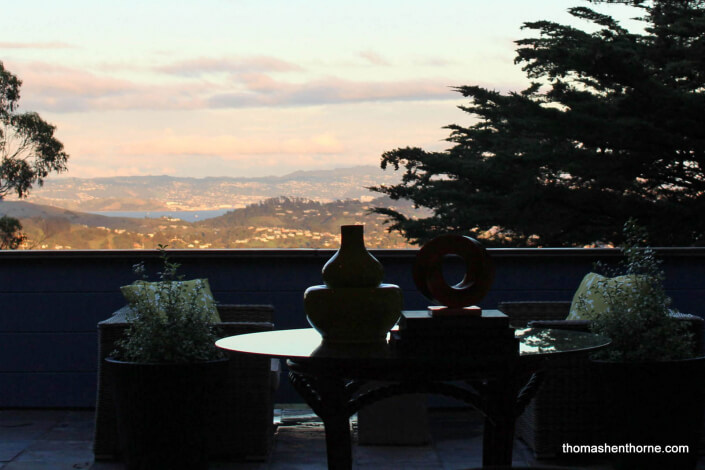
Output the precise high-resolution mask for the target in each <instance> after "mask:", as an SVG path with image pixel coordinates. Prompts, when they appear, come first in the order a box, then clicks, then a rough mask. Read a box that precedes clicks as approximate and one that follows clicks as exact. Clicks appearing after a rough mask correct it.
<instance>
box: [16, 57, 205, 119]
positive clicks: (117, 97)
mask: <svg viewBox="0 0 705 470" xmlns="http://www.w3.org/2000/svg"><path fill="white" fill-rule="evenodd" d="M18 75H19V76H20V77H21V78H22V82H23V86H22V99H21V105H22V107H23V108H24V109H32V110H35V111H36V110H39V111H42V110H46V111H53V112H77V111H95V110H121V109H122V110H124V109H198V108H203V107H204V106H205V101H204V100H203V99H202V98H201V95H200V92H199V91H198V88H199V87H194V86H193V84H186V83H183V84H175V85H174V84H169V85H158V86H157V85H150V84H147V83H136V82H134V81H131V80H125V79H119V78H112V77H109V76H105V75H97V74H94V73H91V72H88V71H85V70H81V69H75V68H70V67H65V66H59V65H53V64H48V63H44V62H32V63H29V64H25V65H23V66H21V67H20V68H19V70H18ZM208 87H209V86H208V84H205V83H204V84H203V88H204V89H207V88H208Z"/></svg>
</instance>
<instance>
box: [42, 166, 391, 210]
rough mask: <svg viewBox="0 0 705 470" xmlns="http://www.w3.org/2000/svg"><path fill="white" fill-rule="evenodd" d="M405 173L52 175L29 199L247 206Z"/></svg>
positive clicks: (327, 193)
mask: <svg viewBox="0 0 705 470" xmlns="http://www.w3.org/2000/svg"><path fill="white" fill-rule="evenodd" d="M399 178H400V176H399V175H398V174H397V173H395V172H393V171H383V170H381V169H380V168H378V167H375V166H357V167H351V168H340V169H335V170H318V171H297V172H294V173H290V174H287V175H284V176H266V177H259V178H235V177H208V178H181V177H174V176H165V175H162V176H120V177H112V178H58V177H57V178H51V179H47V181H46V182H45V183H44V186H43V187H37V188H34V189H33V190H32V194H31V196H30V198H29V199H28V201H29V202H33V203H36V204H44V205H50V206H55V207H62V208H65V209H70V210H78V211H159V210H168V209H171V210H206V209H222V208H233V209H235V208H242V207H245V206H247V205H249V204H253V203H258V202H260V201H263V200H265V199H268V198H273V197H279V196H287V197H298V198H306V199H310V200H314V201H320V202H330V201H335V200H345V199H358V200H362V201H366V200H371V199H372V198H374V197H377V196H379V194H377V193H373V192H370V191H369V190H367V189H366V188H367V187H369V186H376V185H380V184H394V183H396V182H398V180H399Z"/></svg>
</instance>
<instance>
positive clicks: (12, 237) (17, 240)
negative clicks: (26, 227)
mask: <svg viewBox="0 0 705 470" xmlns="http://www.w3.org/2000/svg"><path fill="white" fill-rule="evenodd" d="M21 230H22V224H20V221H19V220H17V219H15V218H13V217H8V216H6V215H3V216H2V217H0V250H16V249H17V248H18V247H19V246H20V245H21V244H22V242H23V241H25V239H26V238H27V237H25V236H24V235H23V234H22V233H21Z"/></svg>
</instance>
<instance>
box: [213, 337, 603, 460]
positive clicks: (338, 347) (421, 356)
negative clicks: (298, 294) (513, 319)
mask: <svg viewBox="0 0 705 470" xmlns="http://www.w3.org/2000/svg"><path fill="white" fill-rule="evenodd" d="M514 336H515V338H516V341H517V342H518V348H517V349H516V350H515V351H514V352H513V353H502V354H499V353H497V354H495V353H493V352H492V351H478V352H477V353H476V354H458V353H448V352H447V351H444V349H443V344H442V342H440V343H439V348H438V350H437V351H429V350H428V349H424V351H423V352H422V353H414V352H413V351H412V352H409V350H408V349H405V350H403V351H401V350H399V348H397V347H395V344H394V342H393V341H390V342H386V343H375V344H326V343H324V342H322V341H321V336H320V334H319V333H318V332H317V331H316V330H314V329H311V328H304V329H295V330H276V331H267V332H262V333H250V334H244V335H238V336H230V337H227V338H223V339H221V340H219V341H217V342H216V345H217V346H218V347H219V348H222V349H224V350H227V351H231V352H233V353H246V354H255V355H261V356H267V357H272V358H283V359H287V364H288V366H289V371H290V372H289V379H290V380H291V383H292V385H293V386H294V388H295V389H296V390H297V392H298V393H299V394H300V395H301V396H302V397H303V399H304V400H305V401H306V403H307V404H308V405H309V406H310V407H311V409H312V410H313V411H314V412H315V413H316V414H317V415H318V416H319V417H320V418H321V420H322V421H323V424H324V427H325V432H326V448H327V452H328V468H329V469H345V470H348V469H350V468H352V450H351V441H350V423H349V418H350V416H352V415H353V414H354V413H356V412H357V411H358V410H359V409H360V408H362V407H364V406H366V405H368V404H371V403H374V402H375V401H378V400H381V399H384V398H387V397H389V396H393V395H398V394H403V393H423V392H427V393H438V394H443V395H447V396H451V397H454V398H457V399H459V400H462V401H464V402H466V403H469V404H470V405H472V406H474V407H475V408H477V409H478V410H480V411H481V412H482V413H483V414H484V415H485V428H484V435H483V465H486V466H489V465H507V464H511V456H512V446H513V441H514V422H515V420H516V417H517V416H519V414H521V412H522V411H523V409H524V407H525V406H526V405H527V404H528V402H529V400H530V399H531V397H532V396H533V393H534V391H535V390H536V388H537V387H538V385H539V383H540V379H541V374H540V371H541V366H542V364H543V363H544V362H545V361H546V360H550V359H552V358H556V357H559V356H562V355H566V354H578V353H583V354H584V353H587V352H589V351H593V350H597V349H600V348H603V347H605V346H607V345H608V344H609V343H610V340H609V339H608V338H605V337H603V336H599V335H595V334H592V333H585V332H579V331H570V330H557V329H542V328H526V329H518V330H515V335H514ZM370 381H384V382H385V383H386V384H389V385H383V386H379V387H377V388H373V389H371V390H369V389H368V388H362V385H363V384H364V383H368V382H370ZM361 390H364V391H361Z"/></svg>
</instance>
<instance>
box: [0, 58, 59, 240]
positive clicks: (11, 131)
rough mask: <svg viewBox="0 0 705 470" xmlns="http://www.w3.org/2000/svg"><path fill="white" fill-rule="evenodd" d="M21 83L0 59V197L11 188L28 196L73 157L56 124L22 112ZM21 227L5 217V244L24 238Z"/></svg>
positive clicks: (2, 230) (1, 229) (2, 228)
mask: <svg viewBox="0 0 705 470" xmlns="http://www.w3.org/2000/svg"><path fill="white" fill-rule="evenodd" d="M21 85H22V81H21V80H19V79H18V78H17V77H16V76H15V75H13V74H12V73H10V72H9V71H7V70H6V69H5V66H4V65H3V63H2V62H0V200H1V199H3V197H4V196H6V195H7V194H8V193H11V192H15V193H17V195H18V196H19V197H26V196H27V193H28V191H29V190H30V189H31V188H32V185H34V184H39V185H40V186H41V185H42V184H43V182H44V178H46V177H47V176H48V175H49V173H51V172H52V171H55V172H61V171H65V170H66V161H67V160H68V158H69V156H68V154H67V153H66V152H64V146H63V144H62V143H61V142H59V141H58V140H57V139H56V138H55V137H54V130H55V129H56V127H55V126H52V125H51V124H49V123H47V122H45V121H44V120H42V118H41V117H39V115H38V114H37V113H33V112H24V113H20V112H18V105H19V104H18V102H19V99H20V87H21ZM13 221H14V222H13ZM21 229H22V225H20V223H19V221H17V220H16V219H12V218H11V217H4V218H3V223H2V225H0V237H2V240H3V244H2V246H1V248H10V249H14V248H17V246H19V244H20V243H21V242H22V240H23V239H24V238H23V236H22V235H21V233H20V230H21Z"/></svg>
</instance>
